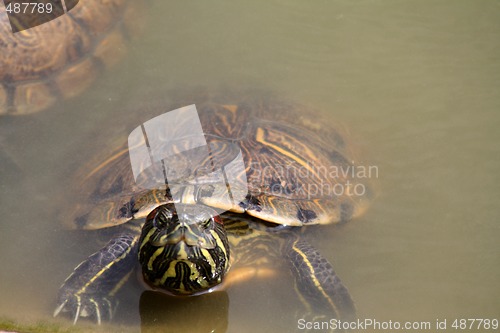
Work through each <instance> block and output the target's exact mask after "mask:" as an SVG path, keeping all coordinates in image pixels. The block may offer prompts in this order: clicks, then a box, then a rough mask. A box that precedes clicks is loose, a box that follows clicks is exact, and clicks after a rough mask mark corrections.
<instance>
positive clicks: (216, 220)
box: [214, 215, 224, 225]
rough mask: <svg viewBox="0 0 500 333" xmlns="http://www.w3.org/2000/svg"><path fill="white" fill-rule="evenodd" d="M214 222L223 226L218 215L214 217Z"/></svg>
mask: <svg viewBox="0 0 500 333" xmlns="http://www.w3.org/2000/svg"><path fill="white" fill-rule="evenodd" d="M214 221H215V223H219V224H222V225H224V222H223V221H222V218H221V217H220V216H219V215H215V216H214Z"/></svg>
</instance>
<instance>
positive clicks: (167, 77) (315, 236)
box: [0, 1, 500, 332]
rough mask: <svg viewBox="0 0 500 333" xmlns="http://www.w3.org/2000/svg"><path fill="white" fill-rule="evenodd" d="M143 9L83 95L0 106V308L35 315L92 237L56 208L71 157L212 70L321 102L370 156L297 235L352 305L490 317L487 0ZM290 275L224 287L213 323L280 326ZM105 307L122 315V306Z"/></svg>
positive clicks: (80, 156) (219, 78)
mask: <svg viewBox="0 0 500 333" xmlns="http://www.w3.org/2000/svg"><path fill="white" fill-rule="evenodd" d="M146 15H147V20H146V21H145V22H146V23H145V29H146V31H145V34H144V37H143V38H142V39H141V40H139V41H135V42H133V43H132V44H131V47H130V50H129V52H128V56H127V58H126V59H125V60H124V61H123V62H122V63H121V64H120V65H119V66H118V67H117V68H115V69H113V70H110V71H108V72H106V73H104V75H103V76H101V77H100V79H99V80H98V81H96V82H95V83H94V84H93V86H92V88H91V89H90V90H88V91H87V92H86V93H84V94H83V95H82V96H80V97H77V98H75V99H72V100H69V101H65V102H61V103H59V104H57V105H56V106H55V107H53V108H52V109H51V110H48V111H46V112H43V113H40V114H35V115H32V116H27V117H23V118H1V119H0V147H2V149H3V150H2V153H1V154H0V158H1V162H0V172H1V176H0V177H1V178H0V202H1V206H0V214H1V216H2V218H1V225H0V267H1V269H0V281H1V283H0V316H1V317H8V318H13V319H14V320H16V321H19V322H28V323H29V322H34V321H38V320H49V319H50V317H51V312H52V309H53V307H54V302H55V295H56V293H57V289H58V287H59V285H60V284H61V282H62V281H63V280H64V278H65V277H66V276H67V275H68V274H69V273H70V272H71V269H72V268H73V267H74V266H75V265H76V264H77V263H78V262H79V261H81V260H82V259H84V258H85V257H86V256H87V255H88V254H90V253H91V252H92V251H95V250H96V249H97V248H99V246H100V245H99V244H97V243H96V242H95V241H94V240H93V238H94V236H87V235H74V234H72V233H70V232H67V231H64V230H63V228H62V227H61V225H60V223H59V220H58V219H59V218H58V216H59V213H60V211H61V210H62V208H63V207H61V206H62V205H64V202H65V197H68V196H71V195H72V193H68V191H67V188H68V182H69V179H70V177H71V174H72V173H73V172H74V171H75V170H76V169H77V168H78V167H79V166H80V165H81V164H82V163H84V162H85V160H86V159H88V158H90V157H92V156H94V155H95V154H96V153H99V152H100V153H102V152H103V151H105V149H107V148H108V147H109V146H113V144H114V143H113V141H112V139H111V138H113V137H116V136H120V135H121V136H126V135H128V133H129V131H130V130H131V129H132V128H134V127H135V126H136V124H130V123H128V122H127V119H129V117H130V115H136V114H137V113H141V112H144V109H145V108H147V105H148V103H149V102H151V101H155V103H159V104H161V102H156V101H161V99H162V98H169V97H168V94H167V93H166V92H168V91H173V89H179V90H180V91H183V90H189V89H192V88H193V87H197V86H204V87H209V88H220V87H221V86H222V87H223V86H226V87H234V88H238V89H239V88H242V87H243V88H244V87H252V88H255V87H257V88H259V89H263V90H266V91H267V90H269V91H273V92H274V93H276V94H277V95H278V96H284V97H287V98H288V97H291V98H294V99H296V100H298V101H300V102H302V103H305V104H307V105H310V106H312V107H315V108H317V109H320V110H322V111H323V112H325V113H329V114H330V115H331V117H332V119H334V120H335V121H336V122H340V123H342V124H344V125H343V126H344V127H346V128H347V129H349V132H350V138H349V140H351V141H352V142H353V144H354V145H356V146H357V147H359V152H360V156H362V160H363V162H364V163H366V164H369V165H376V166H378V170H379V177H378V179H377V180H376V183H377V193H378V196H377V198H376V200H374V202H373V204H372V206H371V207H370V209H369V210H368V211H367V212H366V213H365V214H364V215H363V216H362V217H360V218H358V219H356V220H355V221H352V222H350V223H348V224H345V225H343V226H340V227H330V226H327V227H321V228H312V229H311V230H310V232H308V233H307V236H306V237H307V239H308V240H309V241H310V242H312V243H314V244H315V245H316V246H317V248H318V249H320V251H321V252H322V253H323V254H324V255H325V256H326V257H327V258H328V259H329V260H330V261H331V262H333V263H334V266H335V268H336V270H337V273H338V274H339V275H340V277H341V278H342V280H343V281H344V283H345V284H346V285H347V286H348V288H349V290H350V292H351V294H352V296H353V298H354V299H355V301H356V304H357V307H358V310H359V316H360V318H373V319H376V320H379V321H388V320H392V321H400V322H404V321H428V322H431V323H433V324H434V323H435V321H436V319H440V320H442V319H445V318H446V319H447V320H448V325H451V322H452V321H453V320H454V319H456V318H458V319H460V318H495V317H496V318H497V319H500V318H499V313H500V286H499V283H498V281H500V266H499V265H498V262H499V259H500V258H499V257H500V245H499V242H498V239H499V236H500V227H499V225H498V221H499V218H500V209H499V207H498V198H499V194H500V191H499V187H498V184H499V183H500V176H499V172H498V171H499V170H500V158H499V156H500V145H499V142H500V134H499V133H500V132H499V131H498V128H499V127H500V113H499V112H498V110H500V94H499V87H500V4H499V3H498V2H496V1H474V2H473V1H454V2H450V1H385V2H374V1H357V2H352V1H314V2H304V1H254V2H245V1H236V2H234V1H219V2H216V3H215V2H204V1H189V2H175V1H172V2H167V1H155V2H153V1H152V2H151V7H150V8H149V9H148V10H147V13H146ZM165 111H167V110H165ZM144 120H145V119H144ZM101 137H102V138H103V139H99V138H101ZM136 287H137V286H136ZM132 288H134V287H133V286H132ZM291 288H292V286H291V285H285V286H283V284H282V283H280V282H279V281H278V282H277V281H270V282H269V283H257V282H253V283H247V284H245V285H242V286H240V287H238V288H236V287H235V288H232V289H230V290H229V291H228V298H229V306H228V317H227V318H228V319H227V320H228V332H255V331H260V332H275V331H282V332H286V331H291V330H294V329H296V327H297V323H296V319H295V318H296V314H295V313H291V312H293V311H295V309H293V307H292V308H290V307H289V306H288V303H289V302H291V301H292V300H293V297H294V296H293V292H291ZM299 316H300V314H299ZM121 318H122V319H121V322H120V321H119V324H121V325H126V327H130V329H131V330H132V331H138V330H139V327H138V326H137V325H138V321H139V311H138V309H137V308H130V307H127V306H124V307H123V312H122V315H121ZM127 318H128V319H127ZM449 328H450V327H449ZM450 331H451V328H450Z"/></svg>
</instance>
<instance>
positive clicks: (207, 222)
mask: <svg viewBox="0 0 500 333" xmlns="http://www.w3.org/2000/svg"><path fill="white" fill-rule="evenodd" d="M210 222H212V219H210V218H207V219H204V220H203V221H201V226H202V228H204V229H207V228H208V227H210Z"/></svg>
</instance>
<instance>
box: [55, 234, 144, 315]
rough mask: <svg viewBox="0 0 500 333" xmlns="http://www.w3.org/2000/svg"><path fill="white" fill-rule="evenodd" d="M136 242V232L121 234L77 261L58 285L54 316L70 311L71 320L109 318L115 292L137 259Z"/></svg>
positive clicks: (113, 304) (126, 277)
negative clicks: (75, 265)
mask: <svg viewBox="0 0 500 333" xmlns="http://www.w3.org/2000/svg"><path fill="white" fill-rule="evenodd" d="M137 242H138V236H135V235H131V234H124V235H120V236H118V237H116V238H114V239H112V240H111V241H110V242H109V243H108V244H106V245H105V246H104V247H103V248H102V249H100V250H99V251H97V252H96V253H94V254H92V255H91V256H90V257H88V258H87V259H85V260H84V261H83V262H82V263H80V264H79V265H78V266H77V267H76V268H75V269H74V271H73V273H71V274H70V276H68V278H67V279H66V280H65V281H64V283H63V284H62V286H61V287H60V289H59V297H58V303H57V306H56V309H55V311H54V317H55V316H57V315H59V313H61V312H63V313H69V315H70V316H71V317H72V318H73V323H74V324H76V322H77V321H78V319H79V318H81V317H89V318H93V319H95V321H96V322H97V323H98V324H100V323H101V321H104V320H111V319H112V317H113V313H114V310H115V308H116V305H117V301H116V300H115V298H114V296H115V294H116V293H117V292H118V290H119V289H120V288H121V287H122V286H123V284H124V283H125V282H126V281H127V280H128V278H129V276H130V275H131V273H132V271H133V269H134V267H135V264H136V263H137Z"/></svg>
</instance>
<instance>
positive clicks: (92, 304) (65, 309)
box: [54, 295, 116, 325]
mask: <svg viewBox="0 0 500 333" xmlns="http://www.w3.org/2000/svg"><path fill="white" fill-rule="evenodd" d="M115 307H116V304H113V302H111V301H110V300H109V299H108V298H106V297H103V298H95V297H92V296H90V295H72V296H70V297H68V298H66V299H64V300H62V301H61V302H60V304H59V305H58V306H57V307H56V309H55V310H54V317H57V316H58V315H59V314H60V313H67V314H69V315H70V316H71V318H73V325H76V322H77V321H78V319H79V318H89V319H94V320H95V321H96V323H97V324H98V325H101V322H102V321H103V320H106V321H108V320H111V319H112V318H113V314H114V313H113V309H114V308H115Z"/></svg>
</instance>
